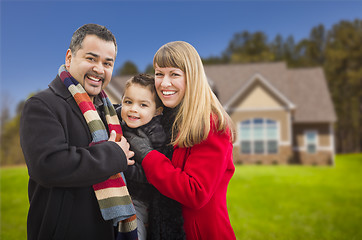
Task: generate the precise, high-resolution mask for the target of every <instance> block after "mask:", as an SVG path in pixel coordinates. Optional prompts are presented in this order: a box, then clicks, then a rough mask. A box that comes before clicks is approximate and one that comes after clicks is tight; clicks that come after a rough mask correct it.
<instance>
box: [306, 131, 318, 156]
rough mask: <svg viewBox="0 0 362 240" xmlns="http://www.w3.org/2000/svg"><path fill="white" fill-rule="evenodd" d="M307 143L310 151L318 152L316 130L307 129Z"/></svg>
mask: <svg viewBox="0 0 362 240" xmlns="http://www.w3.org/2000/svg"><path fill="white" fill-rule="evenodd" d="M305 143H306V149H307V152H308V153H316V152H317V132H316V131H307V132H305Z"/></svg>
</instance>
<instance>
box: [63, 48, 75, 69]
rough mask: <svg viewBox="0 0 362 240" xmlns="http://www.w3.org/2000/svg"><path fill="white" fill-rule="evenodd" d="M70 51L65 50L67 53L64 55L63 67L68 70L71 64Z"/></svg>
mask: <svg viewBox="0 0 362 240" xmlns="http://www.w3.org/2000/svg"><path fill="white" fill-rule="evenodd" d="M72 57H73V54H72V51H71V50H70V49H68V50H67V53H66V54H65V67H66V68H67V69H69V67H70V63H71V62H72Z"/></svg>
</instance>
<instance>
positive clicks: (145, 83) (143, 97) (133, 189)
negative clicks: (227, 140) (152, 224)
mask: <svg viewBox="0 0 362 240" xmlns="http://www.w3.org/2000/svg"><path fill="white" fill-rule="evenodd" d="M116 111H117V114H118V115H119V113H120V115H121V118H120V119H122V129H123V132H129V131H131V132H137V131H138V130H140V129H141V130H142V131H143V132H144V133H145V134H146V135H147V136H148V138H149V139H150V141H151V143H152V146H153V147H154V148H155V149H158V150H159V151H161V152H162V148H163V146H164V145H165V141H166V135H165V132H164V130H163V127H162V126H161V124H160V120H161V114H162V111H163V105H162V102H161V100H160V98H159V97H158V95H157V93H156V89H155V80H154V78H153V77H152V76H150V75H147V74H139V75H136V76H134V77H132V78H131V79H129V80H128V81H127V82H126V87H125V91H124V94H123V99H122V106H121V107H118V108H117V109H116ZM124 174H125V177H126V180H127V186H128V190H129V192H130V194H131V196H132V200H133V203H134V206H135V209H136V215H137V225H138V237H139V239H141V240H142V239H146V237H147V230H146V227H147V224H148V206H149V203H150V202H149V200H151V198H152V195H153V193H154V191H156V190H155V189H154V187H153V186H152V185H150V184H149V183H148V182H147V179H146V177H145V174H144V172H143V169H142V166H141V165H140V164H138V165H137V166H132V167H129V168H128V169H127V171H125V172H124Z"/></svg>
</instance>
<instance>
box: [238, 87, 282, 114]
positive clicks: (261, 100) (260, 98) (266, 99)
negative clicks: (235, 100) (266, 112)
mask: <svg viewBox="0 0 362 240" xmlns="http://www.w3.org/2000/svg"><path fill="white" fill-rule="evenodd" d="M282 107H284V105H283V103H282V102H281V101H280V100H279V99H278V98H277V97H275V96H274V95H273V94H272V93H271V92H270V91H268V89H266V88H265V87H264V86H262V85H261V84H254V86H252V87H251V88H250V89H249V90H248V91H246V92H245V93H244V96H242V98H241V99H240V102H239V104H238V105H237V106H235V109H237V110H239V109H240V110H247V109H277V108H278V109H279V108H282Z"/></svg>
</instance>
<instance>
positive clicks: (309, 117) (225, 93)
mask: <svg viewBox="0 0 362 240" xmlns="http://www.w3.org/2000/svg"><path fill="white" fill-rule="evenodd" d="M204 68H205V72H206V75H207V76H208V78H210V79H212V81H213V82H214V84H215V87H216V89H217V91H218V97H219V100H220V102H221V104H222V105H223V106H225V107H228V106H229V105H230V104H231V102H232V99H233V98H234V99H236V98H237V94H242V93H243V91H241V89H243V88H245V86H246V85H247V84H250V81H252V80H253V78H259V79H263V81H264V82H265V81H267V82H268V83H269V85H270V86H269V88H270V87H272V88H273V89H276V90H277V91H278V93H280V94H281V95H283V96H284V98H285V99H286V101H290V103H291V105H290V106H291V108H295V111H294V113H295V114H294V122H335V121H336V115H335V112H334V108H333V104H332V100H331V98H330V94H329V90H328V87H327V82H326V79H325V77H324V73H323V70H322V69H321V68H319V67H317V68H300V69H288V68H287V67H286V64H285V63H283V62H277V63H252V64H225V65H206V66H205V67H204ZM263 81H261V82H263Z"/></svg>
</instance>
